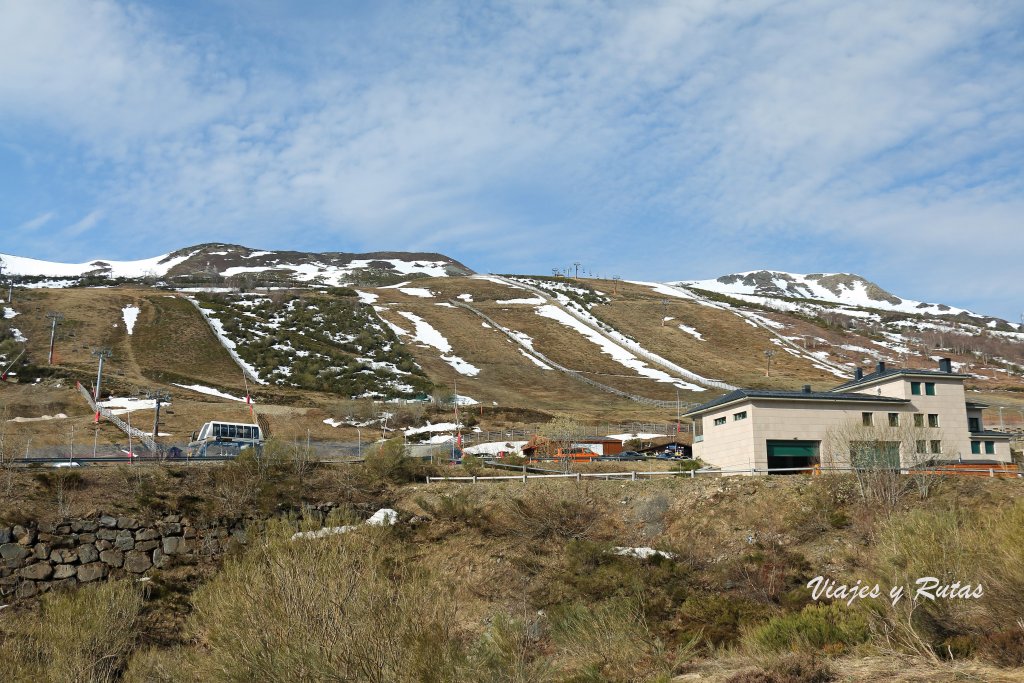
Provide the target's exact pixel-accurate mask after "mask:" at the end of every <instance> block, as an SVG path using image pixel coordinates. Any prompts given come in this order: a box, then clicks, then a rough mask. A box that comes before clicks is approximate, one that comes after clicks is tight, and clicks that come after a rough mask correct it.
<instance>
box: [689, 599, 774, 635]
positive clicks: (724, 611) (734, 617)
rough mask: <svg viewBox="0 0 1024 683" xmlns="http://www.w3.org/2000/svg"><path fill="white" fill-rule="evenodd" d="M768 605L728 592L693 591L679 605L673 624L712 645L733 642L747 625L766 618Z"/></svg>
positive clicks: (768, 612)
mask: <svg viewBox="0 0 1024 683" xmlns="http://www.w3.org/2000/svg"><path fill="white" fill-rule="evenodd" d="M769 614H770V611H769V607H768V606H767V605H765V604H764V603H761V602H755V601H754V600H751V599H749V598H746V597H737V596H732V595H728V594H725V593H713V594H707V593H700V594H696V595H691V596H690V597H688V598H687V599H686V601H685V602H683V604H682V605H680V607H679V610H678V612H677V615H676V619H675V624H674V628H675V629H676V630H678V631H679V633H680V635H681V636H682V637H683V638H699V639H700V640H701V641H702V642H706V643H709V644H711V645H713V646H720V645H730V644H732V643H734V642H736V641H738V640H739V639H740V636H741V634H742V630H743V629H744V628H745V627H749V626H752V625H754V624H756V623H759V622H763V621H764V620H765V619H766V618H767V617H768V615H769Z"/></svg>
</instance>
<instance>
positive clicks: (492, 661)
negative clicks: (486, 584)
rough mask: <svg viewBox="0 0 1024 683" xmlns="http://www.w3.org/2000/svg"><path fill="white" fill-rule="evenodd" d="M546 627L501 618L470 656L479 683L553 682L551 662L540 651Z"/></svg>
mask: <svg viewBox="0 0 1024 683" xmlns="http://www.w3.org/2000/svg"><path fill="white" fill-rule="evenodd" d="M542 631H543V623H542V622H541V621H539V620H523V619H515V618H512V617H510V616H508V615H505V614H497V615H495V616H494V618H493V619H492V620H491V623H490V625H488V627H487V630H486V631H484V633H483V634H482V635H481V636H480V637H479V638H478V639H477V641H476V643H475V644H474V645H473V648H472V650H471V652H470V657H469V664H470V670H471V671H472V672H473V677H472V680H474V681H476V682H477V683H492V682H493V683H535V682H537V683H539V682H541V681H550V680H553V671H552V667H551V663H550V661H549V660H548V659H547V658H545V657H543V656H541V651H540V647H539V643H540V639H541V635H542Z"/></svg>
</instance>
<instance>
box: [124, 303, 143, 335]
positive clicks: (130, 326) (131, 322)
mask: <svg viewBox="0 0 1024 683" xmlns="http://www.w3.org/2000/svg"><path fill="white" fill-rule="evenodd" d="M121 316H122V317H123V318H124V327H125V329H126V330H127V331H128V334H131V333H132V331H134V330H135V321H136V320H138V319H139V307H138V306H125V307H124V308H122V309H121Z"/></svg>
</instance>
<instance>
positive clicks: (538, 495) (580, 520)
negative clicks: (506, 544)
mask: <svg viewBox="0 0 1024 683" xmlns="http://www.w3.org/2000/svg"><path fill="white" fill-rule="evenodd" d="M608 516H609V513H608V511H607V510H606V509H605V507H604V503H603V501H602V500H601V499H600V498H596V497H591V496H590V491H589V489H588V488H587V486H586V484H575V483H574V484H571V485H570V486H569V487H567V488H566V489H563V490H562V491H558V492H554V491H549V490H545V487H535V488H532V489H530V490H528V491H525V492H523V493H518V494H512V495H510V496H509V497H507V498H505V499H504V500H502V501H501V504H500V505H499V510H498V514H497V517H496V519H495V523H496V525H497V527H498V529H499V530H501V531H503V532H504V533H506V534H509V535H511V536H520V537H523V538H533V539H546V538H559V539H563V540H577V539H589V540H594V539H597V538H599V537H600V536H602V529H601V525H602V523H603V522H604V521H605V519H607V517H608Z"/></svg>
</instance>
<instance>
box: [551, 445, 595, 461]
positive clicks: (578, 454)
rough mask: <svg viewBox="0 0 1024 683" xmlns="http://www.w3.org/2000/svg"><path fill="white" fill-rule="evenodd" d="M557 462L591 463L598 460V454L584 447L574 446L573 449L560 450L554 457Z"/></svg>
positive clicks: (556, 451)
mask: <svg viewBox="0 0 1024 683" xmlns="http://www.w3.org/2000/svg"><path fill="white" fill-rule="evenodd" d="M552 457H553V458H554V459H555V460H571V461H572V462H590V461H591V460H597V459H598V457H600V456H598V454H597V453H595V452H594V451H592V450H590V449H589V448H586V447H584V446H573V447H572V448H559V449H557V450H555V454H554V455H553V456H552Z"/></svg>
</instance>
